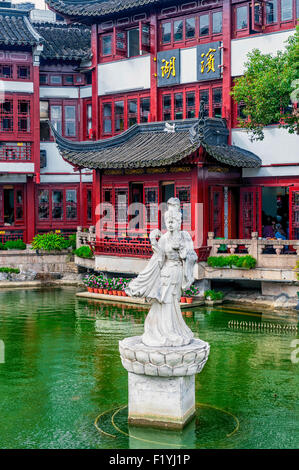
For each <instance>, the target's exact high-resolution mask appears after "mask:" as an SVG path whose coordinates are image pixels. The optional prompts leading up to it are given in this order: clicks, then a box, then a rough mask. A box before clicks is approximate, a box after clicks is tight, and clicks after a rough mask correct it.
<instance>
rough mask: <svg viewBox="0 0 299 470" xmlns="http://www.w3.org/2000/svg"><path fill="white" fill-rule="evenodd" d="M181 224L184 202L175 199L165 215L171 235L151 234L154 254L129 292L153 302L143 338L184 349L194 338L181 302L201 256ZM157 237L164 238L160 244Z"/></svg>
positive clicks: (167, 233) (132, 283)
mask: <svg viewBox="0 0 299 470" xmlns="http://www.w3.org/2000/svg"><path fill="white" fill-rule="evenodd" d="M181 221H182V214H181V210H180V201H179V199H177V198H171V199H169V200H168V202H167V212H166V213H165V225H166V228H167V232H166V233H165V234H164V235H162V234H161V232H160V231H159V230H154V231H153V232H151V234H150V240H151V244H152V249H153V252H154V254H153V256H152V258H151V260H150V261H149V263H148V265H147V267H146V268H145V269H144V270H143V271H142V272H141V273H140V274H139V276H138V277H137V278H135V279H133V281H131V282H130V284H129V286H128V287H127V289H126V292H127V294H128V295H131V296H135V297H144V298H146V299H147V300H148V301H152V306H151V309H150V311H149V313H148V315H147V318H146V320H145V323H144V334H143V336H142V342H143V343H144V344H145V345H146V346H184V345H186V344H189V343H190V341H191V340H192V338H193V333H192V331H191V330H190V328H188V326H187V325H186V323H185V321H184V319H183V317H182V313H181V309H180V304H179V302H180V297H181V293H182V290H185V289H188V288H189V287H190V286H191V284H192V283H193V282H194V277H193V267H194V264H195V262H196V260H197V256H196V253H195V251H194V248H193V242H192V239H191V237H190V235H189V233H188V232H185V231H181V230H180V229H181ZM157 237H160V238H159V241H158V240H157Z"/></svg>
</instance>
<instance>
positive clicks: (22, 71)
mask: <svg viewBox="0 0 299 470" xmlns="http://www.w3.org/2000/svg"><path fill="white" fill-rule="evenodd" d="M17 78H18V79H19V80H29V78H30V67H29V66H28V65H18V67H17Z"/></svg>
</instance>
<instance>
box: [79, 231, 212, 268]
mask: <svg viewBox="0 0 299 470" xmlns="http://www.w3.org/2000/svg"><path fill="white" fill-rule="evenodd" d="M82 245H89V246H90V247H91V248H92V250H93V252H94V253H95V254H96V255H112V256H128V257H136V258H150V257H151V256H152V254H153V251H152V247H151V243H150V240H149V238H141V237H135V238H134V237H130V238H128V239H126V238H106V239H105V238H104V239H101V240H98V241H97V240H96V233H95V227H94V226H92V227H89V229H88V230H85V231H84V230H82V227H78V229H77V248H80V246H82ZM195 251H196V253H197V256H198V261H199V262H202V261H206V260H207V258H208V256H209V253H210V251H211V247H210V246H203V247H201V248H198V249H196V250H195Z"/></svg>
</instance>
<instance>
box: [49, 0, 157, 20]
mask: <svg viewBox="0 0 299 470" xmlns="http://www.w3.org/2000/svg"><path fill="white" fill-rule="evenodd" d="M160 1H161V0H125V1H122V0H108V1H104V2H101V1H89V2H67V1H63V0H46V3H47V5H48V6H49V7H51V8H52V9H53V10H55V11H58V12H59V13H62V14H64V15H66V16H70V17H78V18H79V17H82V16H90V17H96V16H106V15H111V14H113V13H118V12H119V13H120V12H123V11H126V10H132V9H134V8H138V7H142V6H147V5H151V4H155V3H160Z"/></svg>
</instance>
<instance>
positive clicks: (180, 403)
mask: <svg viewBox="0 0 299 470" xmlns="http://www.w3.org/2000/svg"><path fill="white" fill-rule="evenodd" d="M119 350H120V356H121V361H122V364H123V366H124V368H125V369H126V370H127V371H128V373H129V405H128V408H129V412H128V421H129V423H130V424H134V425H135V426H150V427H158V428H167V429H182V428H183V427H184V426H185V425H186V424H187V423H188V422H189V421H190V420H191V419H192V418H193V416H194V414H195V375H196V374H199V373H200V372H201V370H202V369H203V367H204V365H205V363H206V362H207V360H208V356H209V352H210V346H209V344H208V343H206V342H204V341H201V340H200V339H193V340H192V341H191V342H190V344H188V345H186V346H176V347H150V346H145V345H144V344H143V343H142V341H141V336H134V337H131V338H126V339H124V340H123V341H120V342H119Z"/></svg>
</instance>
